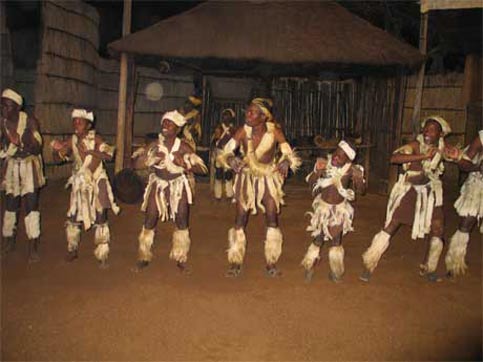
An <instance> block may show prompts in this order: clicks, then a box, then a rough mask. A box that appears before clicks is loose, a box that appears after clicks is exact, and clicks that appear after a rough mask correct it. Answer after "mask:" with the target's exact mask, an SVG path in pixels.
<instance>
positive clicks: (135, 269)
mask: <svg viewBox="0 0 483 362" xmlns="http://www.w3.org/2000/svg"><path fill="white" fill-rule="evenodd" d="M148 265H149V261H147V260H138V261H137V262H136V265H135V266H134V267H132V268H131V271H132V272H134V273H139V272H142V271H143V270H144V269H146V267H147V266H148Z"/></svg>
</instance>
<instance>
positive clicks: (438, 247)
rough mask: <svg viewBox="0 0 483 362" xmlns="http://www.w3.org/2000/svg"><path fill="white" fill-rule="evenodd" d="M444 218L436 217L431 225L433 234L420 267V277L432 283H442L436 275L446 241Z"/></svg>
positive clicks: (430, 236)
mask: <svg viewBox="0 0 483 362" xmlns="http://www.w3.org/2000/svg"><path fill="white" fill-rule="evenodd" d="M443 233H444V218H443V217H435V218H433V220H432V223H431V233H430V235H429V238H428V241H429V242H428V248H427V251H426V256H425V261H424V263H423V264H421V265H420V266H419V268H420V275H421V276H423V277H425V278H426V279H427V280H428V281H430V282H437V281H441V278H440V277H439V276H438V274H437V273H436V269H437V267H438V262H439V258H440V256H441V253H442V251H443V247H444V241H443Z"/></svg>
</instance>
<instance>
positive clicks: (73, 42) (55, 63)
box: [35, 1, 99, 177]
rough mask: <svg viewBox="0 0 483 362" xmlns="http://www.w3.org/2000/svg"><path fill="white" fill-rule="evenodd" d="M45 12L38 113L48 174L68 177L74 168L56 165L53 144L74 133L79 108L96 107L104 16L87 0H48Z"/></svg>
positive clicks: (38, 89) (37, 86)
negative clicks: (101, 18)
mask: <svg viewBox="0 0 483 362" xmlns="http://www.w3.org/2000/svg"><path fill="white" fill-rule="evenodd" d="M41 12H42V37H41V53H40V58H39V61H38V65H37V77H36V86H35V115H36V117H37V118H38V119H39V121H40V124H41V128H42V134H43V137H44V144H45V147H44V161H45V165H46V174H47V176H48V177H65V176H67V175H68V174H69V173H70V168H71V166H70V165H55V164H53V160H52V154H51V149H50V147H49V146H48V145H49V143H50V142H51V140H52V139H53V138H62V137H64V136H66V135H68V134H70V133H72V123H71V121H70V117H69V116H70V112H71V110H72V108H73V107H74V106H83V107H86V108H90V109H94V110H95V109H96V106H97V104H96V103H97V97H96V95H97V94H96V93H97V79H96V77H97V74H96V73H97V66H98V58H99V56H98V53H97V49H98V47H99V34H98V27H99V15H98V13H97V11H96V10H95V9H94V8H93V7H91V6H89V5H87V4H85V3H83V2H81V1H44V2H42V9H41Z"/></svg>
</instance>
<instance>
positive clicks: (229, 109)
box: [221, 108, 235, 118]
mask: <svg viewBox="0 0 483 362" xmlns="http://www.w3.org/2000/svg"><path fill="white" fill-rule="evenodd" d="M225 112H228V113H230V116H231V118H235V111H234V110H233V109H231V108H226V109H224V110H222V111H221V114H223V113H225Z"/></svg>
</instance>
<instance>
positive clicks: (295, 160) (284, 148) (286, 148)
mask: <svg viewBox="0 0 483 362" xmlns="http://www.w3.org/2000/svg"><path fill="white" fill-rule="evenodd" d="M280 151H281V152H282V157H280V160H279V161H278V163H281V162H283V161H285V160H287V161H289V162H290V169H291V170H292V171H293V172H294V173H295V172H297V170H298V169H299V167H300V165H301V164H302V160H301V159H300V157H299V156H298V155H297V153H296V152H295V151H294V150H292V148H291V147H290V145H289V144H288V143H287V142H284V143H282V144H281V145H280Z"/></svg>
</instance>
